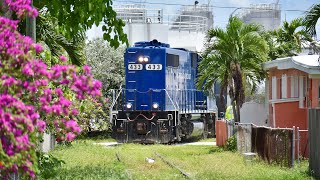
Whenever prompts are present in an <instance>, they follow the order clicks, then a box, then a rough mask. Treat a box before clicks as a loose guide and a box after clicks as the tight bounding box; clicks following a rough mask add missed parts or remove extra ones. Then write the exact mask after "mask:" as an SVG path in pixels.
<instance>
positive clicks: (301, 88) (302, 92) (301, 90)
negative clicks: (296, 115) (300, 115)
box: [299, 76, 307, 108]
mask: <svg viewBox="0 0 320 180" xmlns="http://www.w3.org/2000/svg"><path fill="white" fill-rule="evenodd" d="M306 85H307V82H306V78H305V77H303V76H299V108H303V107H304V96H305V92H306V88H307V86H306Z"/></svg>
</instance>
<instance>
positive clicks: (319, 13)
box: [304, 4, 320, 35]
mask: <svg viewBox="0 0 320 180" xmlns="http://www.w3.org/2000/svg"><path fill="white" fill-rule="evenodd" d="M319 18H320V4H316V5H314V6H312V7H311V8H310V10H309V11H308V13H307V14H306V16H305V17H304V22H305V25H306V27H307V31H308V32H309V33H310V34H311V35H316V33H317V32H316V24H317V22H318V20H319Z"/></svg>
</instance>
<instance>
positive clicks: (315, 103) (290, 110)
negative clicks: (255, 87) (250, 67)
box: [264, 55, 320, 152]
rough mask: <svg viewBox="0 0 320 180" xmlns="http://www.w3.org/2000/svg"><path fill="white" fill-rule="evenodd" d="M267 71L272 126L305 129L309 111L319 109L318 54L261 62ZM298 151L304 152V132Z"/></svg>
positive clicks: (269, 118) (319, 68)
mask: <svg viewBox="0 0 320 180" xmlns="http://www.w3.org/2000/svg"><path fill="white" fill-rule="evenodd" d="M264 68H265V69H266V70H267V71H268V78H267V81H266V96H267V99H268V101H267V103H268V112H269V113H268V124H269V126H271V127H280V128H292V127H293V126H295V127H299V128H300V130H307V129H308V108H318V107H319V106H320V98H319V93H320V58H319V55H301V56H293V57H286V58H280V59H276V60H274V61H269V62H266V63H264ZM300 144H301V146H300V152H304V151H306V150H307V148H306V146H307V132H305V133H304V134H302V136H301V143H300Z"/></svg>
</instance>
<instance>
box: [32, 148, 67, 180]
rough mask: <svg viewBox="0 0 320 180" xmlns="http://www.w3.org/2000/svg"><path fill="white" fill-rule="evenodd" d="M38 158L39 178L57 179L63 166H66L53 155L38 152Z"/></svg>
mask: <svg viewBox="0 0 320 180" xmlns="http://www.w3.org/2000/svg"><path fill="white" fill-rule="evenodd" d="M37 156H38V161H39V162H38V166H39V176H41V177H42V178H44V179H48V178H53V177H55V176H56V175H57V174H58V172H59V170H60V169H61V166H62V165H63V164H65V162H64V161H63V160H59V159H58V158H56V157H54V156H52V155H51V154H46V153H43V152H37Z"/></svg>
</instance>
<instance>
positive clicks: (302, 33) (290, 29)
mask: <svg viewBox="0 0 320 180" xmlns="http://www.w3.org/2000/svg"><path fill="white" fill-rule="evenodd" d="M263 37H264V38H265V39H266V41H267V42H268V45H269V48H270V51H269V60H274V59H277V58H281V57H288V56H295V55H297V54H298V53H300V52H301V51H302V47H303V46H306V45H307V44H309V42H311V41H312V38H311V36H310V35H309V34H308V33H307V31H306V26H305V22H304V21H303V19H302V18H297V19H294V20H293V21H291V22H290V23H289V22H287V21H284V22H283V24H282V26H281V27H280V28H279V29H277V30H274V31H269V32H265V33H263Z"/></svg>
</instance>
